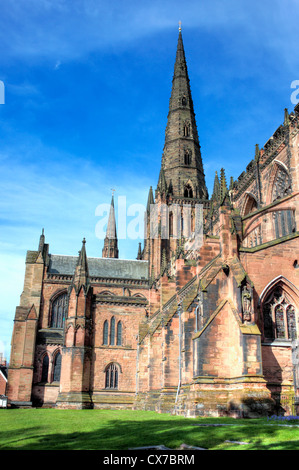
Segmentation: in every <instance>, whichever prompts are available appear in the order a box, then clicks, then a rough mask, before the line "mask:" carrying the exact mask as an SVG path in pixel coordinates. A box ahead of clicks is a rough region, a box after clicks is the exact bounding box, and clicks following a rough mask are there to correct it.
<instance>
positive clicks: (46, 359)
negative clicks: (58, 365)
mask: <svg viewBox="0 0 299 470" xmlns="http://www.w3.org/2000/svg"><path fill="white" fill-rule="evenodd" d="M48 372H49V356H48V354H45V356H44V358H43V364H42V377H41V382H48Z"/></svg>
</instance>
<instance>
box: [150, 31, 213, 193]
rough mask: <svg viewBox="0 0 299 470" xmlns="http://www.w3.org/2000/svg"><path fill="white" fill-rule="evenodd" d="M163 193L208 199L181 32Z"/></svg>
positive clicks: (164, 158)
mask: <svg viewBox="0 0 299 470" xmlns="http://www.w3.org/2000/svg"><path fill="white" fill-rule="evenodd" d="M165 189H166V190H167V192H168V193H170V194H171V195H172V196H174V197H179V198H182V197H185V198H197V199H203V200H206V199H207V198H208V192H207V188H206V183H205V175H204V171H203V164H202V159H201V151H200V144H199V139H198V133H197V126H196V121H195V113H194V108H193V100H192V96H191V89H190V82H189V76H188V70H187V63H186V57H185V51H184V46H183V39H182V32H181V29H180V30H179V37H178V44H177V51H176V60H175V65H174V74H173V80H172V91H171V97H170V101H169V113H168V121H167V126H166V132H165V144H164V150H163V156H162V165H161V172H160V177H159V182H158V187H157V190H158V191H163V190H165Z"/></svg>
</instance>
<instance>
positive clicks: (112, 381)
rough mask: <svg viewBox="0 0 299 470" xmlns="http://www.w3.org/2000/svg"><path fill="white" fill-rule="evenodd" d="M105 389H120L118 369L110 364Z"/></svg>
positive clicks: (106, 373)
mask: <svg viewBox="0 0 299 470" xmlns="http://www.w3.org/2000/svg"><path fill="white" fill-rule="evenodd" d="M105 388H113V389H117V388H118V367H117V365H116V364H110V365H109V366H108V367H107V368H106V370H105Z"/></svg>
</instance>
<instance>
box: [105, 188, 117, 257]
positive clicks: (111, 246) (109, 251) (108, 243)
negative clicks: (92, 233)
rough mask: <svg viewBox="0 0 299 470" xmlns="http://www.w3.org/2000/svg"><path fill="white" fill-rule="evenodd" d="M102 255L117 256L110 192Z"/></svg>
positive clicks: (112, 203) (112, 204)
mask: <svg viewBox="0 0 299 470" xmlns="http://www.w3.org/2000/svg"><path fill="white" fill-rule="evenodd" d="M102 257H103V258H118V242H117V234H116V222H115V211H114V196H113V194H112V199H111V205H110V212H109V218H108V224H107V231H106V237H105V240H104V247H103V250H102Z"/></svg>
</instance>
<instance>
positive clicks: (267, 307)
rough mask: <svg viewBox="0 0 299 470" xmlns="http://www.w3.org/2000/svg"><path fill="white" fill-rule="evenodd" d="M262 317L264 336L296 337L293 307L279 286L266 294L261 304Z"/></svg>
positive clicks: (270, 337)
mask: <svg viewBox="0 0 299 470" xmlns="http://www.w3.org/2000/svg"><path fill="white" fill-rule="evenodd" d="M263 318H264V335H265V338H267V339H275V338H278V339H281V338H285V339H291V340H294V339H296V338H297V328H296V313H295V307H294V305H293V304H292V302H291V299H289V297H288V296H287V295H286V293H285V292H284V291H283V289H282V288H281V287H277V288H276V289H274V291H272V292H271V293H270V294H269V295H268V297H267V299H266V301H265V302H264V305H263Z"/></svg>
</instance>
